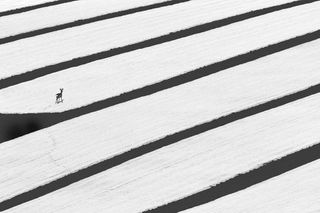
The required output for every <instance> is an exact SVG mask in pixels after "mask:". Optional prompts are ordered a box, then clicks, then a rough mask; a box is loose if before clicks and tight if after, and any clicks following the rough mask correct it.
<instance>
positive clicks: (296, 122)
mask: <svg viewBox="0 0 320 213" xmlns="http://www.w3.org/2000/svg"><path fill="white" fill-rule="evenodd" d="M319 104H320V95H319V94H317V95H313V96H310V97H307V98H305V99H300V100H299V101H296V102H293V103H290V104H287V105H284V106H281V107H278V108H275V109H272V110H270V111H266V112H264V113H261V114H257V115H254V116H251V117H249V118H246V119H242V120H240V121H237V122H234V123H231V124H229V125H226V126H223V127H220V128H217V129H214V130H211V131H208V132H206V133H203V134H200V135H197V136H194V137H191V138H188V139H185V140H182V141H180V142H179V143H176V144H174V145H171V146H168V147H164V148H162V149H159V150H156V151H154V152H151V153H148V154H146V155H144V156H142V157H139V158H136V159H133V160H130V161H128V162H126V163H124V164H122V165H119V166H117V167H114V168H112V169H110V170H107V171H104V172H102V173H99V174H97V175H94V176H91V177H89V178H87V179H84V180H81V181H79V182H76V183H74V184H72V185H70V186H67V187H64V188H62V189H60V190H58V191H54V192H52V193H50V194H48V195H45V196H42V197H40V198H38V199H36V200H33V201H31V202H27V203H24V204H22V205H19V206H17V207H14V208H13V209H11V210H9V211H7V212H36V211H37V210H38V209H41V211H42V212H79V211H80V212H104V211H107V212H119V213H120V212H123V213H127V212H142V211H143V210H145V209H149V208H154V207H156V206H159V205H162V204H165V203H167V202H171V201H173V200H177V199H179V198H182V197H185V196H188V195H190V194H193V193H196V192H198V191H200V190H203V189H206V188H208V187H210V186H211V185H215V184H217V183H219V182H221V181H224V180H227V179H228V178H231V177H233V176H235V175H236V174H239V173H243V172H246V171H248V170H251V169H253V168H256V167H258V166H261V165H262V164H264V163H266V162H269V161H271V160H274V159H277V158H280V157H283V156H285V155H287V154H289V153H292V152H295V151H297V150H299V149H302V148H305V147H308V146H310V145H313V144H315V143H318V142H319V141H318V139H319V137H320V132H319V128H318V127H319V125H320V111H319V109H318V108H319V107H318V106H319ZM230 133H232V134H230ZM132 138H133V137H132ZM61 151H62V150H61ZM61 151H60V152H61ZM75 151H77V152H78V151H80V150H75ZM1 162H2V161H1ZM57 163H58V161H57ZM318 165H319V164H318ZM318 167H319V166H318ZM29 168H31V167H29ZM308 170H309V171H312V168H311V169H308ZM316 171H317V172H318V173H319V170H318V169H317V170H316ZM294 173H295V172H294ZM304 173H305V172H302V173H300V174H302V175H303V174H304ZM313 174H314V175H315V176H316V177H319V176H318V175H316V174H317V173H316V172H315V173H313ZM307 175H308V176H307V177H306V178H305V179H304V180H303V176H302V178H300V177H301V176H300V175H297V178H295V179H293V180H290V178H289V177H290V176H289V177H288V176H285V177H284V178H285V181H280V183H279V184H268V183H267V187H263V188H262V189H259V188H261V187H260V186H259V185H258V186H255V189H254V190H253V191H254V193H250V194H249V195H247V196H244V198H243V199H235V198H238V197H239V196H241V195H243V194H244V193H246V192H243V193H241V194H240V193H239V195H235V196H233V197H235V198H233V199H232V197H231V199H232V201H233V202H229V200H230V198H228V197H227V198H225V199H226V202H224V203H223V204H224V205H221V208H220V207H219V206H218V207H219V208H214V210H217V211H202V210H200V211H199V212H228V211H230V212H248V211H247V208H245V207H246V206H249V205H251V206H249V207H248V208H250V209H251V210H252V211H249V212H268V211H267V209H270V208H269V207H270V206H271V210H273V209H274V208H273V207H277V204H278V203H280V204H282V208H283V205H285V204H286V202H285V201H290V198H295V197H294V196H293V195H288V196H289V198H286V197H285V196H287V193H285V192H288V189H289V187H291V188H293V190H291V191H298V192H299V190H300V193H302V195H304V194H307V192H309V193H311V192H312V193H314V191H313V190H317V191H316V194H312V195H308V196H307V197H308V198H311V200H307V199H306V198H300V200H301V203H300V204H298V206H299V207H300V206H301V207H302V206H303V205H305V204H303V202H302V201H303V200H306V201H308V203H309V204H312V203H314V204H315V205H317V204H316V203H317V201H316V200H315V199H316V197H317V196H315V195H317V194H318V193H320V191H319V190H318V188H319V187H316V188H315V189H313V187H312V186H314V187H315V186H318V184H316V183H317V182H318V179H317V178H315V177H312V174H310V172H309V173H308V172H307ZM310 175H311V176H310ZM298 177H299V178H298ZM280 179H281V177H280V178H279V180H280ZM286 180H289V182H287V183H286ZM308 180H312V182H308ZM273 182H274V181H273ZM298 182H300V183H298ZM283 183H286V184H283ZM282 184H283V185H282ZM303 184H305V185H306V187H307V189H303V187H302V186H305V185H303ZM264 185H265V184H263V185H262V186H264ZM257 189H259V190H257ZM281 189H286V190H287V191H285V192H281ZM311 189H312V190H311ZM310 190H311V191H310ZM250 191H252V190H250ZM289 192H290V191H289ZM289 194H290V193H289ZM298 195H300V194H298ZM231 196H232V195H231ZM271 196H273V197H275V199H274V200H275V202H274V203H272V201H269V202H266V203H264V201H268V200H267V198H270V197H271ZM282 197H284V199H283V202H281V201H280V198H282ZM277 198H278V199H277ZM297 198H299V197H298V196H297ZM222 201H223V199H222ZM245 201H247V202H245ZM292 202H293V200H292V201H291V203H292ZM256 203H257V204H259V205H255V204H256ZM218 204H219V203H218ZM246 204H247V205H246ZM268 204H269V205H268ZM230 206H232V208H230ZM237 206H240V207H242V206H245V207H243V208H239V209H238V208H237ZM267 207H268V208H267ZM291 207H293V206H291ZM264 208H266V209H264ZM288 208H289V207H288ZM260 209H261V211H260ZM275 209H276V210H277V211H276V212H281V211H280V210H279V209H277V208H275ZM299 209H303V208H299ZM238 210H239V211H238ZM269 212H270V211H269ZM272 212H275V211H272ZM286 212H290V211H286ZM295 212H298V211H295Z"/></svg>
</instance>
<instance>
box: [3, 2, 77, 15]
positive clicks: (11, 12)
mask: <svg viewBox="0 0 320 213" xmlns="http://www.w3.org/2000/svg"><path fill="white" fill-rule="evenodd" d="M73 1H78V0H57V1H51V2H46V3H43V4H37V5H32V6H27V7H21V8H17V9H12V10H7V11H3V12H0V17H3V16H8V15H14V14H18V13H24V12H28V11H31V10H36V9H40V8H44V7H50V6H54V5H58V4H65V3H68V2H73Z"/></svg>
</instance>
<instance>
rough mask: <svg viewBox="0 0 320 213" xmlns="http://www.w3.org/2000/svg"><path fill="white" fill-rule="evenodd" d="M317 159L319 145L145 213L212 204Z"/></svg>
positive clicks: (319, 152)
mask: <svg viewBox="0 0 320 213" xmlns="http://www.w3.org/2000/svg"><path fill="white" fill-rule="evenodd" d="M318 159H320V143H318V144H316V145H313V146H311V147H308V148H305V149H302V150H299V151H297V152H295V153H292V154H289V155H287V156H285V157H283V158H281V159H279V160H274V161H271V162H268V163H266V164H264V165H263V166H261V167H259V168H256V169H254V170H251V171H249V172H247V173H244V174H239V175H237V176H235V177H233V178H231V179H229V180H227V181H225V182H222V183H219V184H217V185H215V186H211V187H210V188H209V189H206V190H203V191H201V192H198V193H196V194H193V195H190V196H188V197H185V198H183V199H180V200H177V201H174V202H171V203H168V204H166V205H163V206H159V207H157V208H155V209H152V210H147V211H145V212H146V213H147V212H148V213H156V212H159V213H160V212H166V213H173V212H180V211H183V210H186V209H189V208H193V207H196V206H199V205H202V204H205V203H208V202H212V201H214V200H216V199H219V198H221V197H223V196H226V195H229V194H232V193H236V192H239V191H241V190H244V189H246V188H248V187H250V186H253V185H255V184H259V183H261V182H263V181H266V180H268V179H270V178H273V177H276V176H279V175H282V174H284V173H286V172H288V171H290V170H293V169H296V168H298V167H300V166H303V165H305V164H308V163H311V162H312V161H315V160H318Z"/></svg>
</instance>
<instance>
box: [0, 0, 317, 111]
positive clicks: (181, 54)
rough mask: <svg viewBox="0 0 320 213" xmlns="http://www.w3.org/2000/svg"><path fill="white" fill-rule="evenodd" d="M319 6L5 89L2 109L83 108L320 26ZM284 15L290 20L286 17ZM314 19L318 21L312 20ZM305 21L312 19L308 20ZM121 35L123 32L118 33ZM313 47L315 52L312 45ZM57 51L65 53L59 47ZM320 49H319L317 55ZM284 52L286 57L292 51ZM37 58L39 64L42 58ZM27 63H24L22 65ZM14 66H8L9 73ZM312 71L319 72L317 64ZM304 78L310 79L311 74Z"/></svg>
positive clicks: (214, 31)
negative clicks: (60, 99)
mask: <svg viewBox="0 0 320 213" xmlns="http://www.w3.org/2000/svg"><path fill="white" fill-rule="evenodd" d="M316 6H318V8H316V7H315V5H306V6H303V9H305V10H302V12H301V13H299V15H296V13H297V9H298V8H293V9H290V10H284V11H280V12H276V13H272V14H269V15H265V16H262V17H258V18H254V19H249V20H246V21H243V22H240V23H237V24H233V25H230V26H226V27H223V28H219V29H215V30H211V31H208V32H205V33H201V34H196V35H194V36H190V37H186V38H182V39H178V40H176V41H172V42H169V43H165V44H162V45H157V46H153V47H150V48H145V49H141V50H139V51H134V52H129V53H126V54H121V55H118V56H115V57H111V58H107V59H105V60H99V61H95V62H92V63H89V64H86V65H83V66H79V67H75V68H71V69H67V70H64V71H61V72H57V73H54V74H51V75H46V76H44V77H41V78H38V79H35V80H33V81H30V82H25V83H22V84H19V85H16V86H14V87H9V88H6V89H3V90H1V91H0V95H1V96H2V97H4V99H3V103H1V105H0V112H2V113H28V112H29V113H30V112H59V111H65V110H69V109H73V108H78V107H81V106H84V105H88V104H90V103H93V102H96V101H99V100H103V99H106V98H109V97H112V96H116V95H118V94H121V93H124V92H128V91H131V90H133V89H137V88H140V87H143V86H146V85H150V84H152V83H155V82H159V81H161V80H164V79H168V78H170V77H173V76H177V75H180V74H183V73H186V72H188V71H191V70H194V69H196V68H199V67H202V66H205V65H209V64H212V63H215V62H219V61H221V60H224V59H227V58H230V57H232V56H235V55H239V54H243V53H246V52H249V51H252V50H255V49H258V48H261V47H265V46H268V45H270V44H274V43H277V42H280V41H283V40H286V39H290V38H293V37H295V36H299V35H303V34H305V33H308V32H312V31H315V30H317V28H318V27H319V26H320V19H317V18H316V17H317V16H318V10H319V9H320V2H319V3H318V4H317V5H316ZM208 11H209V10H208ZM282 16H284V17H286V19H283V18H281V17H282ZM309 19H311V20H312V21H308V20H309ZM273 20H274V21H273ZM305 22H307V24H304V23H305ZM297 24H303V26H302V27H299V28H297V27H296V26H297ZM119 36H121V35H118V36H117V37H119ZM130 38H131V37H130ZM248 40H250V42H248ZM117 41H118V40H117ZM88 45H92V43H88ZM314 46H316V45H311V46H310V48H313V49H314V51H318V49H319V48H318V47H314ZM40 47H42V46H40ZM0 48H1V46H0ZM297 49H300V47H298V48H297ZM61 51H63V50H61ZM61 51H60V53H61ZM307 52H308V50H307ZM311 52H313V51H312V50H311ZM56 54H57V55H59V51H58V52H56ZM284 54H285V53H284ZM303 54H309V53H303ZM317 54H318V53H315V56H314V57H316V55H317ZM43 57H45V56H43ZM59 57H62V56H59ZM284 57H285V58H286V56H284ZM299 57H301V56H300V55H297V59H294V60H292V62H291V59H290V61H289V63H283V62H281V61H279V62H278V64H277V65H275V66H274V68H273V69H278V68H281V66H283V65H284V66H287V65H288V66H293V65H289V64H290V63H296V64H297V65H295V66H301V65H302V64H301V63H300V62H299ZM308 57H309V56H308ZM8 60H9V59H8ZM284 60H286V59H284ZM262 61H263V60H262ZM34 63H36V64H38V62H34ZM318 63H319V62H318V61H316V60H313V59H312V60H311V64H309V63H308V64H306V65H304V67H306V68H303V67H302V68H301V70H300V71H301V72H303V71H304V69H307V68H308V67H309V66H312V65H313V64H314V65H316V66H317V65H318ZM6 64H10V63H6ZM15 66H16V64H15ZM37 66H38V65H37ZM21 68H24V67H23V66H21V67H20V69H21ZM263 68H265V67H263ZM9 70H10V69H8V70H7V71H8V72H9ZM273 71H276V70H273ZM311 71H314V72H315V73H316V70H315V69H313V68H311ZM231 75H233V74H231ZM310 76H312V75H310ZM296 77H298V76H296ZM304 77H307V78H308V77H309V76H304ZM311 79H312V78H311ZM248 80H250V79H248ZM62 85H63V86H64V88H65V97H66V102H65V103H64V104H63V105H56V104H55V103H54V101H55V100H54V98H55V97H54V96H53V95H52V91H54V90H56V88H60V87H62ZM92 85H94V86H92ZM22 91H28V94H29V95H27V96H26V95H25V93H23V92H22Z"/></svg>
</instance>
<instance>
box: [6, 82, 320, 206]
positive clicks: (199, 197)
mask: <svg viewBox="0 0 320 213" xmlns="http://www.w3.org/2000/svg"><path fill="white" fill-rule="evenodd" d="M319 92H320V84H317V85H314V86H311V87H309V88H307V89H304V90H301V91H299V92H296V93H293V94H289V95H286V96H283V97H281V98H277V99H274V100H272V101H269V102H266V103H263V104H260V105H257V106H253V107H250V108H247V109H244V110H241V111H238V112H234V113H231V114H228V115H226V116H223V117H220V118H216V119H214V120H212V121H210V122H207V123H203V124H200V125H196V126H194V127H191V128H188V129H185V130H183V131H180V132H176V133H174V134H171V135H168V136H166V137H164V138H162V139H160V140H157V141H154V142H150V143H148V144H145V145H142V146H140V147H137V148H133V149H131V150H129V151H127V152H124V153H123V154H119V155H117V156H115V157H112V158H110V159H106V160H103V161H101V162H99V163H97V164H94V165H92V166H89V167H87V168H84V169H81V170H79V171H76V172H74V173H71V174H68V175H66V176H64V177H61V178H59V179H57V180H54V181H52V182H50V183H48V184H45V185H42V186H39V187H37V188H35V189H32V190H30V191H27V192H24V193H22V194H19V195H17V196H14V197H12V198H10V199H8V200H4V201H2V202H1V203H0V211H4V210H7V209H9V208H12V207H14V206H17V205H20V204H22V203H25V202H29V201H31V200H34V199H36V198H39V197H41V196H44V195H46V194H49V193H51V192H54V191H56V190H59V189H61V188H64V187H67V186H69V185H70V184H73V183H75V182H78V181H81V180H83V179H85V178H88V177H90V176H93V175H95V174H98V173H100V172H103V171H106V170H108V169H111V168H113V167H115V166H118V165H120V164H122V163H125V162H127V161H129V160H132V159H134V158H137V157H140V156H142V155H145V154H148V153H150V152H153V151H155V150H158V149H160V148H162V147H165V146H169V145H171V144H174V143H177V142H179V141H181V140H183V139H186V138H189V137H192V136H195V135H198V134H201V133H203V132H206V131H209V130H212V129H215V128H218V127H220V126H224V125H226V124H229V123H231V122H235V121H237V120H241V119H244V118H247V117H249V116H252V115H255V114H258V113H261V112H264V111H267V110H270V109H273V108H276V107H279V106H282V105H285V104H288V103H291V102H294V101H296V100H299V99H302V98H305V97H308V96H311V95H314V94H317V93H319ZM310 149H311V154H312V153H313V154H316V156H315V157H314V156H313V157H312V158H311V159H310V156H312V155H310ZM310 149H307V151H299V152H298V153H301V152H302V153H306V152H307V153H308V154H302V157H303V158H301V156H300V155H301V154H294V155H293V156H294V157H290V155H289V157H285V158H284V159H288V160H283V159H282V160H278V161H275V162H273V163H270V164H268V165H266V166H263V167H262V168H259V169H256V170H253V171H251V172H249V173H246V174H244V175H239V176H237V177H235V178H233V179H230V180H228V181H226V182H225V183H221V184H219V185H217V186H214V187H212V188H210V189H208V190H205V191H203V192H199V193H197V194H195V195H192V196H189V197H186V198H183V199H181V200H179V201H175V202H172V203H169V204H167V205H164V206H161V207H158V208H156V209H154V210H151V212H176V211H177V210H179V211H180V210H182V209H187V208H191V207H193V206H196V205H200V204H202V203H205V202H209V201H211V200H212V198H215V199H216V197H221V196H224V195H226V194H229V193H232V192H233V191H238V190H241V189H243V188H246V187H248V186H250V185H253V184H255V183H258V182H261V181H263V180H265V179H268V178H270V177H273V176H275V175H277V174H281V173H283V172H285V171H288V170H290V169H293V168H295V167H297V165H303V164H304V163H307V162H310V161H311V160H314V159H315V158H316V159H317V158H318V157H319V155H320V152H319V151H320V145H317V148H314V147H312V148H310ZM315 149H316V151H315ZM297 155H298V156H300V157H297ZM306 158H307V159H306ZM283 162H284V163H283ZM297 162H300V163H299V164H298V163H297ZM287 164H289V166H287ZM266 168H267V169H266ZM270 168H271V169H270Z"/></svg>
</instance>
